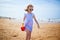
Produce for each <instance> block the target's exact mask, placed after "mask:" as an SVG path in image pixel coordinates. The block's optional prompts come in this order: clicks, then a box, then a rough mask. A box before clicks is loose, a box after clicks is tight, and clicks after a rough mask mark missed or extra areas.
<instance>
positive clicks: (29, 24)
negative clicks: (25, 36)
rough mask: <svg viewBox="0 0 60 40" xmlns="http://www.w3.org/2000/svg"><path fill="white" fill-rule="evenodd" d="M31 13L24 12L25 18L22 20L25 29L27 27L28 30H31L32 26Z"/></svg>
mask: <svg viewBox="0 0 60 40" xmlns="http://www.w3.org/2000/svg"><path fill="white" fill-rule="evenodd" d="M33 15H34V14H33V13H27V14H25V16H26V18H25V21H24V24H25V29H28V30H29V31H32V28H33V27H32V26H33Z"/></svg>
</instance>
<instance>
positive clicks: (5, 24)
mask: <svg viewBox="0 0 60 40" xmlns="http://www.w3.org/2000/svg"><path fill="white" fill-rule="evenodd" d="M21 24H22V22H18V21H16V20H15V19H4V18H0V40H25V38H26V32H25V31H21V29H20V27H21ZM39 24H40V29H38V28H37V25H36V23H34V25H33V31H32V34H31V35H32V36H31V40H60V23H53V22H51V23H49V22H48V23H39Z"/></svg>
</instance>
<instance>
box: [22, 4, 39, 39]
mask: <svg viewBox="0 0 60 40" xmlns="http://www.w3.org/2000/svg"><path fill="white" fill-rule="evenodd" d="M25 11H27V14H25V16H24V19H23V20H24V25H25V31H26V40H30V38H31V32H32V28H33V27H32V26H33V18H34V20H35V22H36V23H37V26H38V28H39V24H38V22H37V20H36V18H35V15H34V14H33V13H32V11H33V5H31V4H30V5H28V6H27V9H26V10H25Z"/></svg>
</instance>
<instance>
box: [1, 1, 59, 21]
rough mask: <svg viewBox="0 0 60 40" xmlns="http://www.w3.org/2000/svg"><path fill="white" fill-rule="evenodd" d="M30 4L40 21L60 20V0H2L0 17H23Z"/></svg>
mask: <svg viewBox="0 0 60 40" xmlns="http://www.w3.org/2000/svg"><path fill="white" fill-rule="evenodd" d="M28 4H32V5H33V6H34V11H33V13H34V14H35V15H36V17H37V20H39V21H60V0H0V17H11V18H16V19H23V17H24V14H25V11H24V10H25V9H26V6H27V5H28Z"/></svg>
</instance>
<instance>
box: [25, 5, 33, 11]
mask: <svg viewBox="0 0 60 40" xmlns="http://www.w3.org/2000/svg"><path fill="white" fill-rule="evenodd" d="M29 7H33V5H31V4H29V5H28V6H27V8H26V9H25V11H28V9H29Z"/></svg>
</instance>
